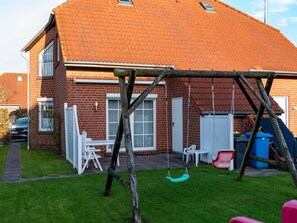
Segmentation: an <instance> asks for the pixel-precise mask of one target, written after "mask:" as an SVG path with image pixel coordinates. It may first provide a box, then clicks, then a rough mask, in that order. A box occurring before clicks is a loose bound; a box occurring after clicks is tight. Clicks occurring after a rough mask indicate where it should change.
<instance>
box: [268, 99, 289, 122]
mask: <svg viewBox="0 0 297 223" xmlns="http://www.w3.org/2000/svg"><path fill="white" fill-rule="evenodd" d="M272 97H273V100H275V101H276V102H277V103H278V105H279V106H280V107H281V108H282V109H283V110H284V113H283V114H282V115H281V116H280V119H281V120H282V121H283V122H284V123H285V125H286V126H288V127H289V125H288V124H289V114H288V107H289V106H288V97H287V96H272Z"/></svg>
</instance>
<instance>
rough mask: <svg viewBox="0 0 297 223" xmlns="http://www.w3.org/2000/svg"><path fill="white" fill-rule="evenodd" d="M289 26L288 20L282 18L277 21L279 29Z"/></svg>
mask: <svg viewBox="0 0 297 223" xmlns="http://www.w3.org/2000/svg"><path fill="white" fill-rule="evenodd" d="M288 24H289V20H288V18H281V19H279V20H278V21H277V26H278V27H285V26H288Z"/></svg>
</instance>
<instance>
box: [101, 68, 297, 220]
mask: <svg viewBox="0 0 297 223" xmlns="http://www.w3.org/2000/svg"><path fill="white" fill-rule="evenodd" d="M134 71H135V70H130V69H127V70H124V69H115V70H114V76H116V77H118V78H119V85H120V93H121V106H122V112H123V113H122V116H121V121H120V123H119V127H118V132H117V137H116V141H115V145H117V147H116V149H115V150H114V151H115V152H114V154H113V155H112V161H111V168H112V170H115V168H116V165H115V162H116V157H117V155H118V150H119V146H118V145H120V143H121V140H122V138H121V137H120V135H121V134H123V133H124V136H125V146H126V152H127V165H128V172H129V186H130V195H131V200H132V206H133V210H132V212H133V219H134V222H135V223H140V222H141V215H140V206H139V198H138V191H137V178H136V173H135V169H134V157H133V145H132V141H131V129H130V121H129V115H130V114H131V113H132V112H133V110H134V108H131V104H130V100H129V99H130V98H129V97H130V95H129V93H131V94H132V91H133V84H130V85H129V84H128V87H127V86H126V84H125V77H126V76H129V77H131V75H135V73H136V76H139V77H157V81H155V83H159V81H161V79H162V78H163V77H166V78H167V77H168V78H171V77H191V78H192V77H193V78H194V77H197V78H198V77H199V78H235V79H236V80H241V81H242V82H243V83H244V84H245V85H246V86H247V87H249V86H248V84H247V83H248V82H246V79H247V78H255V79H256V80H258V81H261V78H267V79H268V80H267V83H269V85H272V82H273V79H274V78H275V73H274V72H264V71H263V72H261V71H258V72H254V71H248V72H241V71H191V70H157V69H155V70H149V69H148V70H136V72H134ZM267 83H266V87H265V91H264V92H262V91H263V89H262V88H263V87H262V83H260V84H259V83H258V88H259V91H260V93H261V96H260V97H258V95H255V91H254V90H253V89H250V91H252V93H253V94H254V95H255V96H256V98H257V99H258V100H259V101H260V107H259V109H258V114H257V119H256V122H255V123H256V124H255V126H254V129H253V132H252V135H251V138H250V141H249V144H248V147H247V149H246V152H245V155H244V160H243V162H242V166H241V169H240V174H239V179H241V178H242V176H243V173H244V170H245V167H246V165H247V160H248V157H249V156H250V152H251V149H252V145H253V143H254V140H255V136H256V126H257V125H259V123H260V122H259V121H260V120H261V118H262V116H263V113H264V109H265V108H266V110H267V111H268V113H269V115H270V119H271V122H272V123H273V127H274V129H275V132H276V134H277V139H278V141H279V143H280V145H281V148H282V150H283V153H284V154H285V157H286V161H287V165H288V167H289V170H290V172H291V175H292V178H293V180H294V183H295V186H297V171H296V167H295V166H294V164H293V162H292V158H291V157H290V154H289V152H288V147H287V145H286V143H285V141H284V138H283V135H282V132H281V131H280V128H279V126H278V124H277V122H276V119H275V115H274V113H273V110H269V106H267V105H268V104H269V99H268V96H269V90H270V87H271V86H268V85H267ZM156 85H157V84H155V85H151V86H149V87H148V88H150V89H149V91H148V90H147V91H146V92H150V91H152V90H153V88H154V87H155V86H156ZM126 87H127V91H126V89H125V88H126ZM261 87H262V88H261ZM241 90H242V89H241ZM129 91H130V92H129ZM144 95H147V93H144V94H143V95H142V96H141V98H139V100H137V103H136V102H135V104H134V105H135V107H137V104H140V103H141V102H142V101H143V100H144V99H145V96H144ZM245 96H246V94H245ZM248 101H249V100H248ZM249 102H250V103H251V101H249ZM134 105H133V107H134ZM252 107H253V109H254V110H256V109H255V106H252ZM267 108H268V109H267ZM112 178H113V176H112V174H109V175H108V180H107V182H106V191H105V192H106V193H105V195H109V193H110V189H111V184H112ZM167 179H168V180H170V181H176V182H183V181H185V180H187V179H189V175H188V174H184V175H183V176H182V177H179V178H171V177H170V176H168V178H167Z"/></svg>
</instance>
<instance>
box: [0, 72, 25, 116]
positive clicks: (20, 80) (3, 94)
mask: <svg viewBox="0 0 297 223" xmlns="http://www.w3.org/2000/svg"><path fill="white" fill-rule="evenodd" d="M0 108H7V109H8V111H9V112H11V111H15V110H18V109H21V108H27V74H24V73H3V74H2V75H0Z"/></svg>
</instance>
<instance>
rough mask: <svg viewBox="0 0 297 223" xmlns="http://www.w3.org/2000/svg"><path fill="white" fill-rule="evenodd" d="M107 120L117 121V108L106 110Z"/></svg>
mask: <svg viewBox="0 0 297 223" xmlns="http://www.w3.org/2000/svg"><path fill="white" fill-rule="evenodd" d="M108 121H109V122H119V112H118V111H117V110H111V111H109V112H108Z"/></svg>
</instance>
